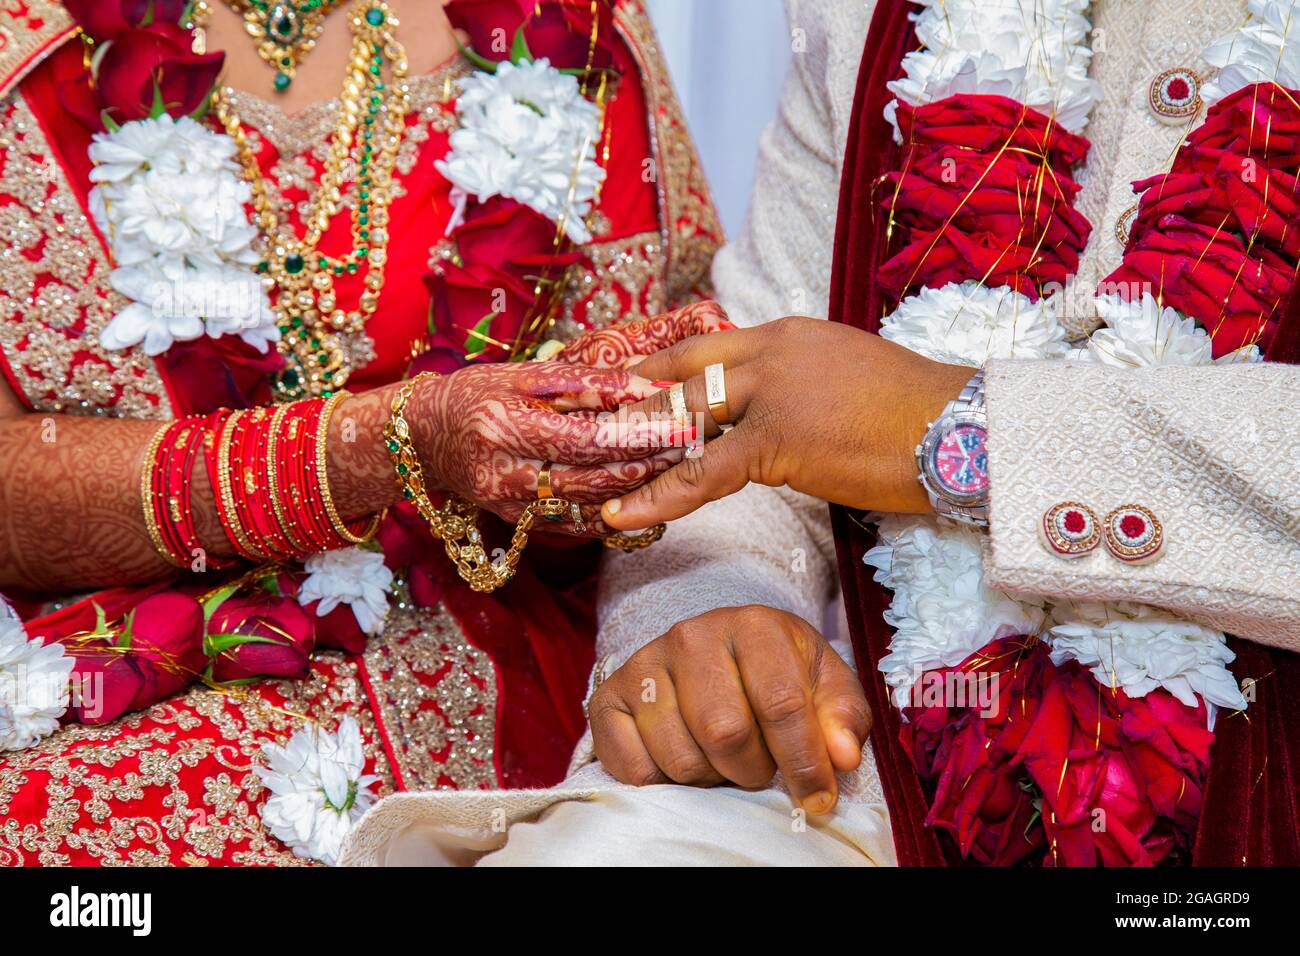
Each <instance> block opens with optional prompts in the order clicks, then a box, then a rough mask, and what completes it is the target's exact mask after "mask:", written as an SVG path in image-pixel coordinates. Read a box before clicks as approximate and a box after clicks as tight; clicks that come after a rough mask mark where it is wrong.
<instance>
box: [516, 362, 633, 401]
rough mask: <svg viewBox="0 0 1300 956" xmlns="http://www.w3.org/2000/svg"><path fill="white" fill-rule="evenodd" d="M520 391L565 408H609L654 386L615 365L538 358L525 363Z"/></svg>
mask: <svg viewBox="0 0 1300 956" xmlns="http://www.w3.org/2000/svg"><path fill="white" fill-rule="evenodd" d="M520 391H521V392H522V394H523V395H524V396H525V397H526V398H531V399H533V400H534V401H537V402H543V403H545V404H547V405H549V406H551V407H552V408H554V409H556V410H557V411H561V412H568V411H576V410H578V409H595V410H597V411H612V410H614V409H616V408H618V407H619V406H620V405H627V404H629V403H631V402H638V401H641V400H642V399H645V398H648V397H649V396H651V395H653V394H654V393H655V391H656V388H655V386H654V385H653V384H652V383H651V381H650V380H649V379H647V378H642V377H641V376H638V375H632V374H631V373H629V372H624V371H620V370H618V369H599V368H587V367H586V366H582V365H565V364H563V363H561V362H538V363H536V364H534V365H530V366H529V368H528V374H526V375H525V376H524V379H523V381H522V382H521V383H520Z"/></svg>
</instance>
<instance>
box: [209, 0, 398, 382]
mask: <svg viewBox="0 0 1300 956" xmlns="http://www.w3.org/2000/svg"><path fill="white" fill-rule="evenodd" d="M350 16H351V18H352V32H353V36H354V38H355V39H354V41H353V45H352V59H351V62H350V63H349V65H348V75H347V78H346V79H345V80H344V83H343V93H342V95H341V96H340V97H339V119H338V125H337V126H336V127H335V129H334V133H333V137H332V140H331V143H330V151H329V156H328V157H327V158H326V160H325V164H324V169H323V170H322V171H321V177H320V185H319V187H318V189H317V192H316V196H315V198H314V200H313V201H312V204H311V207H310V208H309V209H308V211H307V213H306V214H305V215H304V216H303V223H304V226H305V230H304V234H303V235H302V236H301V237H299V236H298V235H297V234H296V233H295V231H294V230H293V228H292V226H291V225H289V224H287V223H281V222H280V218H279V216H278V214H277V213H276V208H275V203H274V201H273V200H272V198H271V195H270V191H269V189H268V186H267V183H266V180H265V178H264V177H263V175H262V170H261V167H260V165H259V164H258V160H257V155H256V153H255V152H254V150H253V148H252V147H251V146H250V145H249V141H248V135H247V133H246V132H245V130H244V127H243V124H242V123H241V122H240V120H239V117H238V116H237V115H236V114H235V112H234V110H233V109H232V107H231V104H230V100H229V97H228V96H225V95H218V96H217V97H216V99H215V103H214V110H215V113H216V115H217V118H218V119H219V120H220V121H221V123H222V125H223V126H224V127H225V130H226V132H227V133H228V134H229V135H230V137H231V139H233V140H234V142H235V147H236V154H237V156H238V159H239V163H240V165H241V166H242V168H243V170H244V177H245V179H246V180H247V181H248V183H249V186H250V188H251V190H252V203H253V210H254V222H255V224H256V225H257V226H258V227H259V229H261V231H262V234H263V235H264V237H265V249H264V257H263V259H262V261H261V262H260V263H258V266H257V271H258V272H259V273H260V274H261V275H262V276H263V279H264V281H265V283H266V285H267V287H268V290H274V292H275V296H274V300H273V308H274V309H275V312H276V317H277V325H278V326H279V330H280V341H279V348H280V352H281V353H282V354H283V355H284V356H285V359H286V360H287V362H286V367H285V369H284V370H283V371H282V372H280V374H279V375H278V377H277V379H276V386H275V387H276V392H277V397H278V398H279V399H280V400H282V401H292V400H295V399H298V398H301V397H303V396H305V395H321V396H329V395H332V394H334V393H336V392H337V391H338V390H339V389H341V388H342V387H343V385H344V383H346V382H347V380H348V377H349V376H350V375H351V372H352V368H351V361H350V359H349V358H348V352H347V350H346V348H345V347H344V341H343V339H342V337H341V334H340V333H342V334H345V335H346V334H355V333H358V332H361V331H363V330H364V328H365V324H366V320H367V319H369V318H370V316H371V315H373V314H374V312H375V309H376V308H377V307H378V305H379V293H380V290H382V289H383V286H384V264H385V262H386V261H387V259H388V255H387V243H388V207H389V204H390V203H391V202H392V199H393V170H394V167H395V165H396V161H397V151H398V147H399V146H400V145H401V142H402V136H403V134H404V133H405V131H406V114H407V113H408V112H409V111H410V105H411V97H410V89H409V87H408V86H407V83H406V76H407V72H408V70H409V64H408V62H407V59H406V51H405V50H404V49H403V48H402V46H401V44H399V43H398V42H397V39H396V38H395V36H394V34H393V31H394V30H395V29H396V27H397V26H398V23H397V20H396V18H394V17H393V16H392V15H391V14H390V13H389V10H388V5H387V4H386V3H384V2H383V0H359V2H357V3H356V4H355V5H354V6H353V8H352V10H351V12H350ZM385 62H387V64H388V67H389V70H390V72H391V78H390V80H389V82H385V81H384V66H385ZM353 159H355V164H356V179H355V182H356V201H355V204H354V210H353V214H352V247H351V249H350V250H349V251H348V252H346V253H344V254H343V255H342V256H339V257H333V256H328V255H325V254H324V253H323V252H321V251H319V250H318V249H317V245H318V244H319V242H320V240H321V237H322V236H323V235H324V234H325V232H326V231H327V230H328V228H329V225H330V223H331V221H333V219H334V216H335V215H336V214H337V213H338V211H339V206H340V205H341V204H342V201H343V193H344V186H345V185H346V181H345V170H346V169H347V167H348V165H349V162H350V161H352V160H353ZM362 269H365V270H366V274H365V291H364V292H363V293H362V294H361V297H360V300H359V302H358V307H357V308H356V309H355V310H346V309H343V308H341V307H340V305H339V301H338V297H337V296H336V295H335V292H334V280H335V278H337V277H339V276H343V275H356V274H357V273H359V272H360V271H361V270H362Z"/></svg>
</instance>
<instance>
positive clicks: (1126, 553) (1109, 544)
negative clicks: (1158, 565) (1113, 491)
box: [1102, 505, 1165, 564]
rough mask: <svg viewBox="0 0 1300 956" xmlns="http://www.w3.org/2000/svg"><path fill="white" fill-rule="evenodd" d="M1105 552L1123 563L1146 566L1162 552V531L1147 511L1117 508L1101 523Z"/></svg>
mask: <svg viewBox="0 0 1300 956" xmlns="http://www.w3.org/2000/svg"><path fill="white" fill-rule="evenodd" d="M1102 535H1103V536H1104V537H1105V539H1106V550H1107V551H1109V552H1110V553H1111V554H1112V555H1113V556H1114V557H1115V558H1117V559H1118V560H1120V561H1123V562H1124V563H1125V564H1149V563H1151V562H1152V561H1158V560H1160V558H1161V557H1163V556H1164V553H1165V529H1164V525H1162V524H1161V523H1160V519H1159V518H1157V517H1156V516H1155V514H1154V513H1153V512H1152V511H1151V509H1150V508H1144V507H1143V506H1142V505H1120V506H1119V507H1118V508H1116V509H1115V510H1114V511H1112V512H1111V513H1110V514H1108V515H1106V520H1105V521H1103V522H1102Z"/></svg>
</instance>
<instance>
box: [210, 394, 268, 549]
mask: <svg viewBox="0 0 1300 956" xmlns="http://www.w3.org/2000/svg"><path fill="white" fill-rule="evenodd" d="M247 412H248V409H246V408H241V409H239V410H237V411H233V412H231V413H230V417H229V418H228V419H226V427H225V428H223V429H222V430H221V444H220V445H218V446H217V480H218V482H219V484H220V485H221V488H220V489H219V491H217V492H216V493H219V494H220V495H221V504H222V507H223V508H224V509H225V512H226V517H227V518H228V519H229V520H230V527H229V528H227V529H226V532H227V534H228V535H230V536H231V537H232V538H233V539H234V541H233V544H234V545H235V546H236V550H238V551H240V553H241V554H242V555H243V556H244V557H246V558H253V559H256V560H258V561H270V560H271V555H270V553H268V552H267V551H264V550H263V549H261V548H259V547H257V546H255V545H254V544H253V542H252V539H251V538H249V536H248V531H247V530H246V529H245V528H244V526H243V525H242V524H241V523H240V521H239V511H238V509H237V508H236V507H235V493H234V490H233V489H232V487H231V485H230V439H231V436H233V435H234V433H235V425H236V423H237V422H238V421H239V419H241V418H242V417H243V416H244V415H245V414H246V413H247Z"/></svg>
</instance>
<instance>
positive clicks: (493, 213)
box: [456, 196, 582, 284]
mask: <svg viewBox="0 0 1300 956" xmlns="http://www.w3.org/2000/svg"><path fill="white" fill-rule="evenodd" d="M562 244H563V237H562V236H560V235H559V234H558V233H557V231H556V228H555V223H553V222H552V221H551V220H549V219H547V218H546V217H545V216H543V215H542V214H541V213H539V212H538V211H537V210H535V209H533V208H532V207H531V206H525V205H524V204H523V203H520V202H516V201H515V200H513V199H505V198H503V197H501V196H493V197H492V198H490V199H488V201H487V202H483V203H478V202H475V203H470V204H469V206H468V208H467V210H466V216H465V222H464V223H463V224H462V225H461V226H460V227H459V228H458V229H457V230H456V249H457V251H458V252H459V253H460V260H461V264H462V265H463V266H464V267H465V268H467V269H471V270H473V269H475V268H477V267H480V266H481V267H486V268H489V269H499V270H502V271H504V272H508V273H510V274H511V275H513V276H514V277H515V278H517V279H519V280H520V281H521V282H523V283H525V284H529V283H531V282H532V281H534V280H535V279H536V277H538V276H550V277H552V278H558V277H560V276H562V275H563V274H564V271H565V270H566V269H567V268H568V267H569V266H570V265H572V264H573V263H575V262H577V261H578V260H579V259H581V258H582V256H581V253H578V252H572V253H565V254H561V255H557V254H556V252H555V251H556V249H557V248H559V247H561V245H562Z"/></svg>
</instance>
